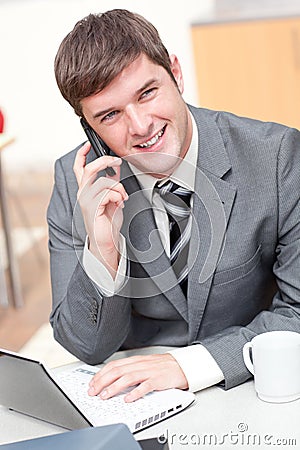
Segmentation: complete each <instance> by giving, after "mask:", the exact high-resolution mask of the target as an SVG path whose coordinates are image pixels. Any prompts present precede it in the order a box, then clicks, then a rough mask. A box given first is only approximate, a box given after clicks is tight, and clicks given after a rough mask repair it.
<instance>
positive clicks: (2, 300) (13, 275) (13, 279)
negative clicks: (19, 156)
mask: <svg viewBox="0 0 300 450" xmlns="http://www.w3.org/2000/svg"><path fill="white" fill-rule="evenodd" d="M0 125H1V124H0ZM13 140H14V139H13V138H12V137H10V136H7V135H6V134H5V133H1V131H0V212H1V221H2V228H3V234H4V241H5V249H6V255H7V265H8V275H9V282H10V290H9V292H10V293H11V303H12V305H13V306H14V307H16V308H18V307H21V306H22V305H23V300H22V293H21V284H20V277H19V270H18V264H17V259H16V255H15V253H14V250H13V242H12V236H11V226H10V221H9V214H8V207H7V199H6V192H5V182H4V174H3V170H2V164H1V156H2V150H3V149H4V148H5V147H6V146H7V145H9V144H10V143H11V142H13ZM1 253H2V252H1V250H0V305H3V306H7V305H8V304H9V296H8V290H7V285H6V279H5V267H4V265H3V257H2V255H1Z"/></svg>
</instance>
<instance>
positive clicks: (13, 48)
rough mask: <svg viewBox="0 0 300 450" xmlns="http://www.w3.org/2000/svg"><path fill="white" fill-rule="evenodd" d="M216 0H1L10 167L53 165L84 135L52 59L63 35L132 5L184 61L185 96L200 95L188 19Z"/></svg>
mask: <svg viewBox="0 0 300 450" xmlns="http://www.w3.org/2000/svg"><path fill="white" fill-rule="evenodd" d="M214 3H215V0H201V1H199V0H188V1H187V2H183V1H181V2H174V0H164V1H161V0H143V1H138V0H123V1H122V0H119V1H116V0H101V1H99V0H97V1H96V0H0V42H1V70H0V106H1V108H2V109H3V111H4V113H5V116H6V131H7V132H8V133H9V134H12V135H14V136H15V137H16V140H15V142H14V143H13V144H12V145H11V146H10V147H9V149H7V150H6V151H5V152H4V160H5V167H6V170H8V171H10V172H13V171H20V170H21V171H26V170H30V171H32V170H34V171H35V170H36V171H47V170H49V169H50V170H52V167H53V163H54V161H55V159H56V158H58V157H59V156H61V155H62V154H64V153H66V152H68V151H70V150H71V149H73V148H74V147H75V146H76V145H78V143H80V142H82V141H83V140H84V139H85V137H84V135H83V132H82V131H81V129H80V126H79V124H78V117H77V116H76V115H75V114H74V113H73V110H72V108H71V107H70V106H69V105H68V104H67V103H66V102H65V100H64V99H63V98H62V97H61V95H60V93H59V91H58V88H57V87H56V83H55V79H54V74H53V60H54V57H55V54H56V51H57V49H58V46H59V44H60V42H61V40H62V39H63V38H64V36H65V35H66V34H67V33H68V32H69V31H70V30H71V29H72V28H73V26H74V24H75V22H77V20H79V19H81V18H82V17H84V16H86V15H87V14H89V13H90V12H101V11H106V10H108V9H113V8H126V9H129V10H132V11H135V12H138V13H140V14H142V15H144V16H145V17H146V18H147V19H149V20H150V21H151V22H152V23H153V24H154V25H155V26H156V28H157V29H158V31H159V33H160V35H161V37H162V39H163V41H164V43H165V45H166V46H167V48H168V50H169V52H170V53H175V54H176V55H177V56H178V57H179V60H180V61H181V65H182V69H183V74H184V79H185V92H184V98H185V100H186V101H188V102H191V103H194V104H195V103H196V102H197V93H196V82H195V70H194V64H193V59H192V58H193V57H192V46H191V35H190V24H191V23H192V22H197V21H200V20H201V21H202V20H205V19H206V18H209V16H210V14H211V13H212V11H213V9H214Z"/></svg>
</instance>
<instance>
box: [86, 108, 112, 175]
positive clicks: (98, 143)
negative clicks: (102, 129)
mask: <svg viewBox="0 0 300 450" xmlns="http://www.w3.org/2000/svg"><path fill="white" fill-rule="evenodd" d="M80 123H81V125H82V128H83V129H84V132H85V134H86V135H87V138H88V140H89V141H90V143H91V146H92V149H93V150H94V152H95V153H96V156H97V157H100V156H105V155H109V153H110V148H109V147H108V145H106V144H105V142H104V141H103V140H102V139H101V137H100V136H99V134H97V133H96V131H95V130H93V128H92V127H91V126H90V125H89V124H88V123H87V121H86V120H85V119H84V118H83V117H81V119H80ZM105 172H106V173H107V175H109V176H110V177H113V176H114V175H116V172H115V170H114V169H113V168H112V167H107V168H106V169H105Z"/></svg>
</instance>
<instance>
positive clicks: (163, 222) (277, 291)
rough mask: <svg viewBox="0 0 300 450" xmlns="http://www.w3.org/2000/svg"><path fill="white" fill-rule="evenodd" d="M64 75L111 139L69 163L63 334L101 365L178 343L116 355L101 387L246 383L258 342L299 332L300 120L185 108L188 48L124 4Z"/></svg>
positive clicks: (55, 236) (53, 222) (57, 318)
mask: <svg viewBox="0 0 300 450" xmlns="http://www.w3.org/2000/svg"><path fill="white" fill-rule="evenodd" d="M55 74H56V80H57V83H58V86H59V89H60V91H61V93H62V95H63V96H64V98H65V99H66V100H67V101H68V102H69V103H70V104H71V105H72V107H73V108H74V110H75V112H76V114H78V116H80V117H84V118H85V119H86V121H87V122H88V123H89V125H90V126H91V127H92V128H93V129H94V130H95V131H96V132H97V133H98V134H99V135H100V136H101V137H102V138H103V140H104V141H105V142H106V144H107V145H108V146H109V147H110V148H111V153H110V155H106V156H102V157H100V158H96V157H95V154H94V152H93V151H92V150H91V146H90V144H89V143H88V142H86V143H84V144H83V145H80V146H79V147H78V148H76V149H75V150H73V151H71V152H70V153H68V154H66V155H65V156H63V157H62V158H60V159H59V160H58V161H57V162H56V167H55V185H54V189H53V194H52V198H51V201H50V205H49V208H48V223H49V236H50V237H49V247H50V254H51V278H52V290H53V309H52V313H51V319H50V320H51V324H52V326H53V329H54V336H55V338H56V339H57V340H58V341H59V342H60V343H61V344H62V345H63V346H64V347H65V348H66V349H68V350H69V351H70V352H72V353H73V354H74V355H76V356H77V357H78V358H80V359H81V360H84V361H86V362H87V363H91V364H97V363H100V362H102V361H104V360H105V359H106V358H107V357H109V356H110V355H111V354H112V353H113V352H115V351H117V350H119V349H129V348H140V347H146V346H152V345H154V346H155V345H162V346H165V345H166V346H171V347H174V349H173V350H172V351H169V352H166V353H164V354H159V355H148V356H136V357H133V358H125V359H121V360H118V361H115V362H111V363H109V364H107V365H106V366H105V368H104V369H103V370H101V371H100V372H99V373H98V374H97V375H96V376H95V377H94V378H93V380H92V382H91V384H90V388H89V393H90V395H96V394H100V395H101V396H102V398H109V397H111V396H113V395H115V394H117V393H118V392H119V391H120V390H123V389H124V388H125V387H129V386H135V387H134V389H133V390H132V391H131V392H130V393H129V394H127V397H126V401H133V400H135V399H137V398H139V397H141V396H143V395H144V394H146V393H147V392H150V391H153V390H160V389H165V388H171V387H177V388H181V389H190V390H192V391H197V390H199V389H203V388H206V387H208V386H211V385H213V384H217V383H223V385H224V386H225V389H229V388H231V387H233V386H236V385H238V384H240V383H243V382H244V381H245V380H247V379H248V378H249V377H250V376H251V374H250V373H249V372H248V371H247V369H246V367H245V365H244V363H243V358H242V347H243V345H244V344H245V343H246V342H247V341H248V340H250V339H251V338H252V337H254V336H255V335H256V334H259V333H263V332H265V331H269V330H294V331H298V332H300V320H299V312H300V310H299V300H300V276H299V275H300V263H299V261H300V223H299V218H300V202H299V193H300V175H299V167H300V134H299V132H298V131H297V130H295V129H290V128H288V127H286V126H283V125H279V124H274V123H263V122H259V121H256V120H251V119H247V118H241V117H237V116H234V115H232V114H230V113H226V112H216V111H210V110H205V109H202V108H195V107H193V106H190V105H187V104H186V103H185V102H184V100H183V98H182V93H183V78H182V72H181V68H180V64H179V61H178V59H177V58H176V56H174V55H169V54H168V52H167V50H166V49H165V47H164V46H163V44H162V42H161V40H160V38H159V35H158V33H157V31H156V29H155V28H154V27H153V26H152V25H151V24H150V23H149V22H148V21H146V20H145V19H144V18H143V17H141V16H139V15H136V14H133V13H130V12H128V11H126V10H113V11H108V12H106V13H105V14H101V15H90V16H88V17H87V18H85V19H83V20H82V21H80V22H79V23H78V24H76V25H75V27H74V29H73V30H72V31H71V32H70V33H69V34H68V35H67V36H66V38H65V39H64V40H63V42H62V43H61V45H60V48H59V50H58V53H57V56H56V60H55ZM107 167H112V168H113V169H114V172H115V174H114V175H113V176H110V175H107V174H106V173H105V170H106V169H107ZM172 189H173V190H172ZM179 194H182V196H181V197H180V195H179ZM183 197H185V199H184V200H182V198H183ZM173 200H175V202H174V203H173ZM176 201H177V203H176ZM170 205H171V206H170ZM172 205H173V206H172ZM174 205H175V206H174ZM172 208H173V210H174V209H175V210H176V213H178V214H179V212H180V214H182V213H183V214H182V216H179V215H178V216H176V214H175V213H174V214H173V215H172V213H170V211H171V210H172ZM182 217H184V219H183V218H182ZM175 232H177V235H176V237H174V236H175V234H176V233H175ZM174 255H175V257H174Z"/></svg>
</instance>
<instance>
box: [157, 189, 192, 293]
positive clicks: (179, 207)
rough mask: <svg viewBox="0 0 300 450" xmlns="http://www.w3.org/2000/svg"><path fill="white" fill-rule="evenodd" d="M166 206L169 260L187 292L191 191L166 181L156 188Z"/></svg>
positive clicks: (184, 290)
mask: <svg viewBox="0 0 300 450" xmlns="http://www.w3.org/2000/svg"><path fill="white" fill-rule="evenodd" d="M156 189H157V191H158V192H159V194H160V197H161V199H162V202H163V204H164V206H165V208H166V211H167V214H168V219H169V226H170V262H171V265H172V267H173V270H174V272H175V274H176V276H177V279H178V282H179V284H180V286H181V288H182V290H183V292H184V294H185V295H186V294H187V279H188V266H187V259H188V251H189V241H190V237H191V225H192V221H191V208H190V200H191V195H192V191H189V190H188V189H186V188H183V187H181V186H178V184H176V183H174V182H173V181H167V182H166V183H164V184H163V185H162V186H160V187H157V188H156Z"/></svg>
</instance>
